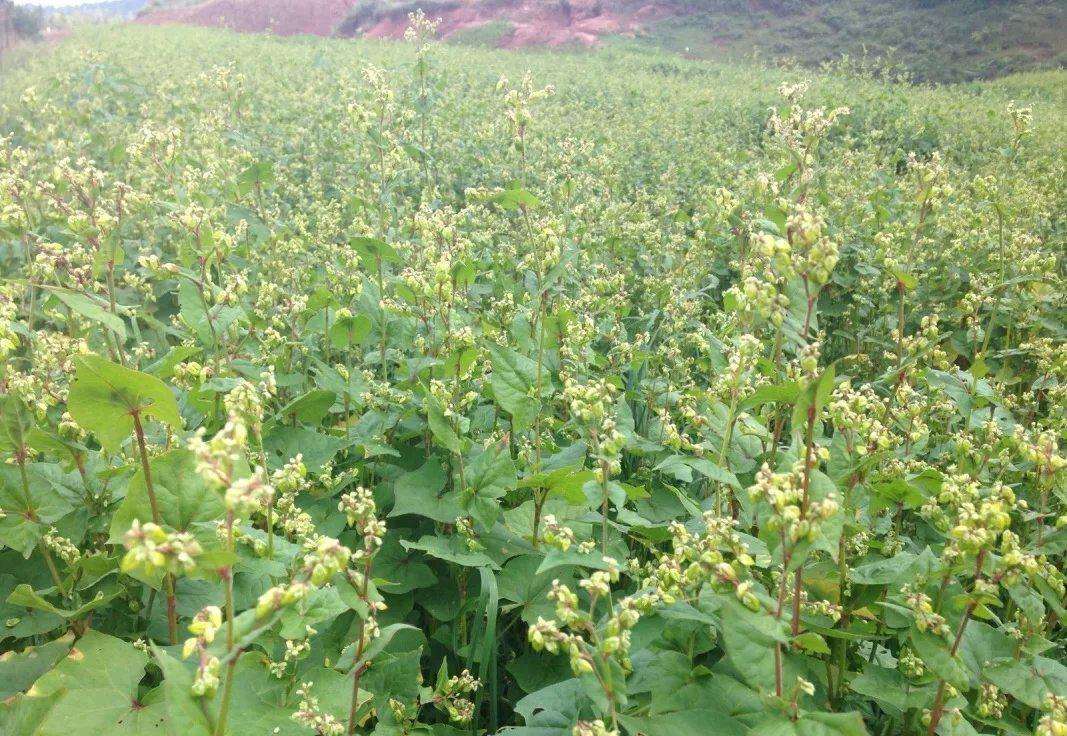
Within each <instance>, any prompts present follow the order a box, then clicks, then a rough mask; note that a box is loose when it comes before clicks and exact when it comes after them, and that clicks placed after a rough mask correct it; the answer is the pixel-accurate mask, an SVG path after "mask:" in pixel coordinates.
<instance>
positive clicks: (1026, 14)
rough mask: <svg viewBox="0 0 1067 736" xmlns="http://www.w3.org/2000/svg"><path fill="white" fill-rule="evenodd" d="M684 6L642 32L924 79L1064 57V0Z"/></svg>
mask: <svg viewBox="0 0 1067 736" xmlns="http://www.w3.org/2000/svg"><path fill="white" fill-rule="evenodd" d="M674 5H675V6H676V7H678V8H679V9H681V10H684V11H685V13H684V14H681V15H678V16H676V17H673V18H669V19H667V20H664V21H662V22H659V23H656V24H653V26H652V27H651V28H650V29H649V30H648V33H647V34H646V35H645V36H644V37H643V39H642V40H643V41H644V42H646V43H651V44H653V45H655V46H657V47H665V48H668V49H671V50H674V51H678V52H682V53H689V54H692V55H697V56H705V57H709V58H733V59H739V58H752V57H757V58H762V59H764V60H786V59H787V60H792V61H795V62H797V63H800V64H802V65H805V66H817V65H819V64H822V63H825V62H830V61H837V60H839V59H840V58H841V57H842V55H847V56H849V57H851V59H852V60H853V61H861V60H879V61H880V62H884V61H886V60H888V61H892V62H894V63H896V64H899V65H901V66H903V67H904V68H906V69H907V70H908V71H910V72H911V73H912V74H914V76H915V77H916V78H917V79H919V80H922V81H931V82H955V81H960V80H966V79H975V78H989V77H997V76H1001V75H1004V74H1008V73H1011V72H1017V71H1024V70H1028V69H1040V68H1056V67H1062V66H1063V65H1064V64H1065V63H1067V3H1064V2H1062V0H677V2H675V3H674Z"/></svg>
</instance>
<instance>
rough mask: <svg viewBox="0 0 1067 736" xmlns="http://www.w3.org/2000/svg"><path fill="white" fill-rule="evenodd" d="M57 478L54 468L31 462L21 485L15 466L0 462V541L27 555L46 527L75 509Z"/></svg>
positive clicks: (46, 529)
mask: <svg viewBox="0 0 1067 736" xmlns="http://www.w3.org/2000/svg"><path fill="white" fill-rule="evenodd" d="M59 480H61V479H59V478H57V477H56V474H55V468H54V467H52V466H49V465H45V464H41V463H31V464H29V465H27V468H26V478H25V481H26V486H24V485H23V477H22V473H21V472H20V470H19V468H18V467H16V466H15V465H11V464H0V512H3V515H2V516H0V544H2V545H5V546H7V547H11V548H12V549H14V550H16V551H17V552H19V553H21V554H22V556H23V557H27V558H28V557H29V556H30V555H31V554H32V553H33V550H34V548H35V547H36V546H37V542H38V540H39V539H40V538H41V536H42V535H43V534H45V532H47V531H48V529H49V527H51V526H52V525H53V524H55V522H57V521H59V520H60V519H62V518H63V517H64V516H66V515H67V514H69V513H70V512H71V511H72V510H73V509H74V504H73V503H72V501H71V499H70V497H69V496H67V495H66V494H65V493H61V492H60V487H59V485H58V483H57V481H59Z"/></svg>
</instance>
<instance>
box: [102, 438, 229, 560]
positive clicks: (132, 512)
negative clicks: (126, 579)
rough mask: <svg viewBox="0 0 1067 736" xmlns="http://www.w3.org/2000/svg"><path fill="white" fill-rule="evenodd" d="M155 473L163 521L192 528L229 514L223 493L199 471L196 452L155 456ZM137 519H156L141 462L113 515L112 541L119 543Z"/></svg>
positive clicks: (183, 528)
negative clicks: (197, 470)
mask: <svg viewBox="0 0 1067 736" xmlns="http://www.w3.org/2000/svg"><path fill="white" fill-rule="evenodd" d="M148 466H149V469H150V471H151V473H152V488H153V489H154V491H155V496H156V503H157V505H158V508H159V519H160V522H161V523H162V524H165V525H166V526H168V527H170V528H171V529H175V530H177V531H189V530H190V529H191V528H192V527H193V525H194V524H197V523H203V522H210V521H215V520H216V519H221V518H222V517H223V516H225V515H226V506H225V504H224V503H223V500H222V495H221V494H220V493H219V492H217V491H215V490H212V489H211V488H209V487H208V485H207V483H205V482H204V479H203V478H201V477H200V474H199V473H197V472H196V456H195V455H193V453H192V452H190V451H189V450H182V449H178V450H171V451H169V452H165V453H163V454H162V455H158V456H156V457H154V458H152V459H151V460H150V461H149V463H148ZM134 519H136V520H138V521H141V522H146V521H151V520H152V505H151V504H150V503H149V500H148V487H147V486H146V484H145V477H144V472H143V471H142V470H141V468H140V467H139V466H138V468H137V471H136V472H135V473H134V476H133V478H131V479H130V483H129V486H127V490H126V498H124V499H123V500H122V504H121V505H120V506H119V507H118V509H117V510H116V511H115V515H114V516H113V517H112V519H111V539H110V541H111V543H112V544H119V543H121V542H122V538H123V536H124V535H125V534H126V532H127V531H129V529H130V526H131V525H132V524H133V521H134Z"/></svg>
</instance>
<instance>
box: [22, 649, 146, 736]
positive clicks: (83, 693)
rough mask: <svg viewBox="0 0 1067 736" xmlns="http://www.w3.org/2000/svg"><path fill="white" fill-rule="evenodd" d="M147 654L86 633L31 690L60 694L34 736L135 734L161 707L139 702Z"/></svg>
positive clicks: (45, 693)
mask: <svg viewBox="0 0 1067 736" xmlns="http://www.w3.org/2000/svg"><path fill="white" fill-rule="evenodd" d="M147 662H148V655H147V654H145V653H144V652H142V651H140V650H139V649H137V647H135V646H133V644H130V643H129V642H125V641H122V640H120V639H116V638H114V637H112V636H108V635H107V634H102V633H100V632H98V631H92V630H90V631H88V632H86V634H85V635H84V636H83V637H82V638H81V639H79V640H78V641H77V643H76V644H75V645H74V648H73V649H71V650H70V653H69V654H68V655H67V657H66V658H65V659H63V660H62V661H61V662H60V663H59V664H57V665H56V666H55V668H54V669H52V670H51V671H50V672H48V673H47V674H45V675H44V676H43V677H41V678H40V679H39V680H37V682H36V683H34V685H33V690H32V692H33V693H34V695H35V696H49V695H53V694H56V693H61V696H60V697H59V699H58V701H57V702H56V704H55V706H54V707H53V708H52V709H51V710H50V711H49V713H48V715H47V716H46V717H45V719H44V721H43V722H42V723H41V725H40V727H39V728H38V730H37V731H36V732H35V733H34V736H100V735H101V734H108V735H109V736H111V735H112V734H118V735H122V734H137V733H139V732H140V730H141V726H142V725H143V724H144V723H145V722H146V721H148V720H149V719H152V718H156V719H158V718H160V717H162V716H163V714H162V712H161V711H162V707H161V706H160V705H158V704H156V705H153V706H148V707H146V706H144V705H142V704H141V703H139V702H138V701H137V685H138V683H139V682H140V681H141V678H142V677H143V676H144V668H145V664H147Z"/></svg>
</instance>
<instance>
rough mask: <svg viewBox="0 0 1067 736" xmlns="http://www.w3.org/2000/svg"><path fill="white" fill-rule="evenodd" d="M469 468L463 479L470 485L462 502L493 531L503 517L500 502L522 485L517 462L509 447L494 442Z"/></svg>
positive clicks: (470, 462)
mask: <svg viewBox="0 0 1067 736" xmlns="http://www.w3.org/2000/svg"><path fill="white" fill-rule="evenodd" d="M465 465H466V468H465V471H464V475H463V478H464V479H465V480H466V483H467V485H466V488H464V489H463V493H462V494H461V496H460V498H461V503H462V505H463V507H464V508H465V509H466V511H467V512H468V513H469V514H470V515H471V516H472V517H474V519H475V520H476V521H478V522H479V523H481V525H482V526H483V527H485V528H487V529H489V528H492V526H493V524H494V523H496V520H497V517H498V516H499V515H500V503H499V499H501V498H503V497H504V496H505V495H506V494H507V492H508V491H510V490H512V489H514V488H515V486H516V484H517V483H518V476H517V474H516V471H515V463H514V462H512V460H511V455H510V453H509V452H508V450H507V447H506V446H505V445H502V444H500V443H493V444H492V445H490V446H489V447H486V448H485V449H482V450H481V451H480V452H478V454H476V455H474V456H473V457H471V458H469V459H468V460H467V461H466V463H465ZM455 480H459V479H458V478H457V479H455Z"/></svg>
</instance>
